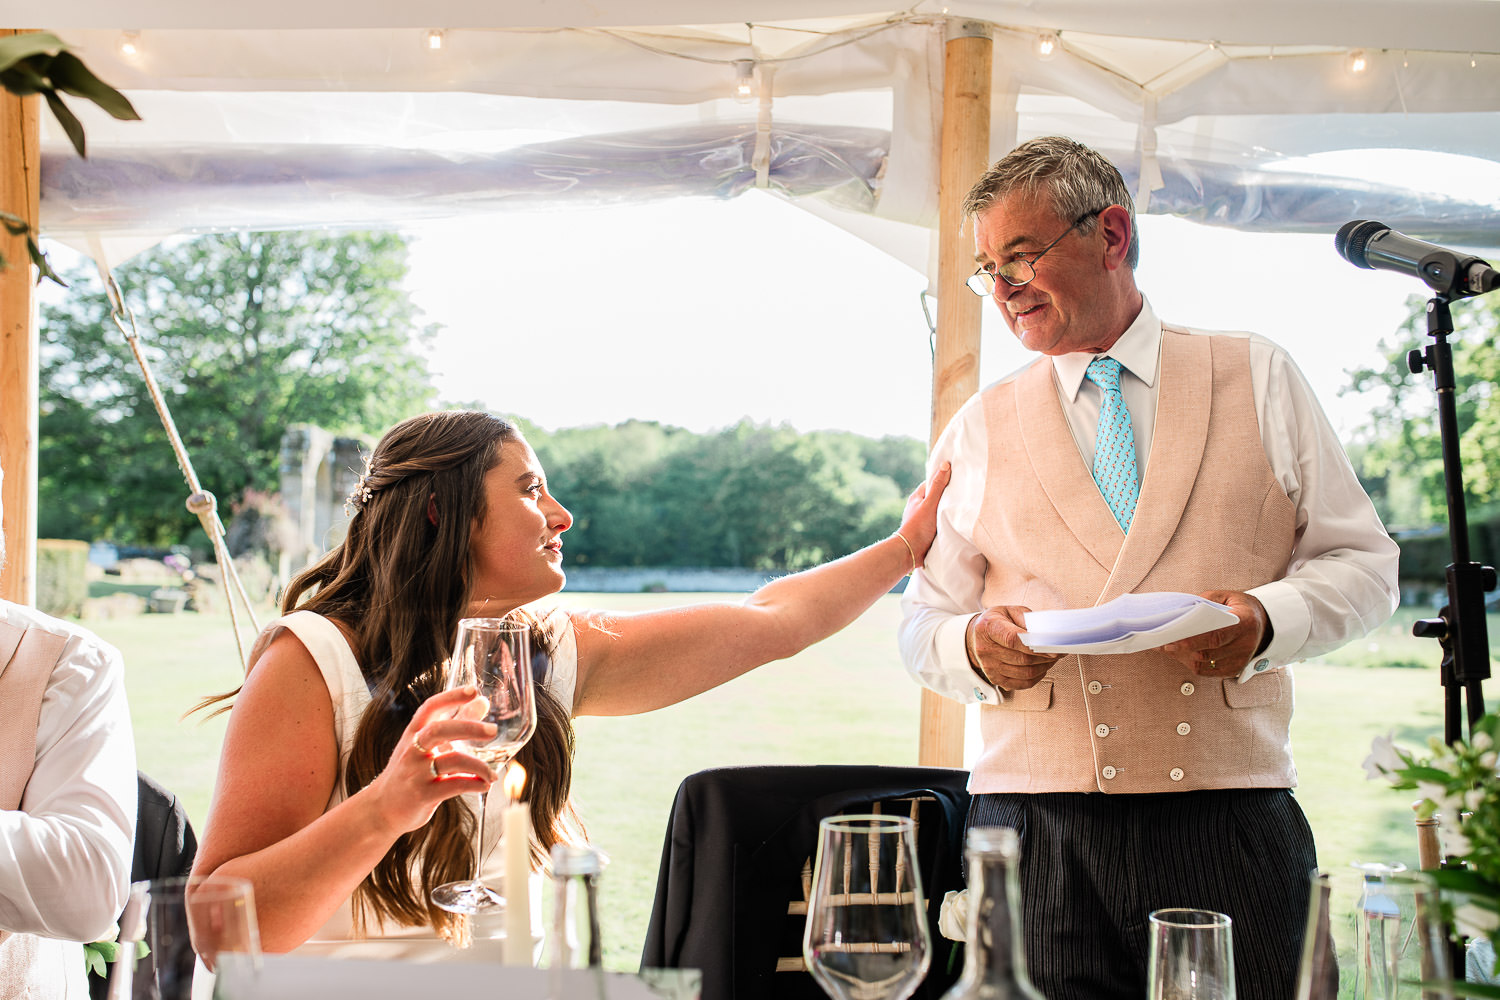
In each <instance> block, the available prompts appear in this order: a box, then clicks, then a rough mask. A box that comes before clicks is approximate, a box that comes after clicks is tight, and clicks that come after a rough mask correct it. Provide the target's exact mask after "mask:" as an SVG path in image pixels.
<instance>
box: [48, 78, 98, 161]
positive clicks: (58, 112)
mask: <svg viewBox="0 0 1500 1000" xmlns="http://www.w3.org/2000/svg"><path fill="white" fill-rule="evenodd" d="M47 107H49V108H51V109H52V115H53V117H54V118H56V119H57V123H58V124H59V125H61V126H62V130H63V132H65V133H67V136H68V139H69V140H71V141H72V143H73V148H74V149H76V150H78V155H79V156H87V155H88V153H86V152H85V151H84V139H83V123H82V122H80V121H79V120H78V118H77V117H76V116H75V115H74V114H73V112H71V111H69V110H68V106H67V105H66V104H64V103H63V102H62V98H61V97H58V96H57V94H55V93H53V92H51V91H48V92H47Z"/></svg>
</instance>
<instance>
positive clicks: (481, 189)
mask: <svg viewBox="0 0 1500 1000" xmlns="http://www.w3.org/2000/svg"><path fill="white" fill-rule="evenodd" d="M46 16H47V18H48V22H47V27H48V28H49V30H53V31H55V32H57V33H58V34H60V35H61V36H62V37H63V38H65V39H66V40H67V41H68V42H69V43H70V44H72V45H75V46H76V47H78V49H79V50H80V51H81V53H82V54H83V55H84V58H85V59H86V61H87V62H88V63H89V64H90V66H91V67H92V68H93V69H94V70H95V71H96V72H98V73H99V74H100V75H101V76H102V77H104V78H105V79H107V80H109V81H110V82H111V83H113V84H115V85H116V86H119V87H120V88H121V89H123V90H125V91H126V92H127V93H128V94H129V95H130V96H131V97H132V99H133V100H134V101H136V103H137V106H138V107H139V109H140V110H141V112H142V116H143V118H144V119H145V120H144V121H143V122H139V123H116V122H112V121H109V120H108V119H105V118H103V117H102V116H100V115H97V114H91V115H88V116H87V117H86V119H85V123H86V126H87V128H88V131H89V138H90V150H91V152H90V158H89V160H88V161H86V162H85V161H78V160H76V158H73V157H71V156H70V155H69V154H68V151H67V149H66V146H65V144H64V142H63V140H62V139H61V137H60V136H59V135H56V134H55V133H54V132H51V131H47V132H44V147H43V149H44V156H45V157H46V158H45V160H44V168H43V200H42V225H43V229H44V231H45V232H47V233H48V234H49V235H51V236H54V237H56V238H59V239H64V240H66V241H68V242H71V243H74V244H75V245H79V244H81V243H83V242H85V241H87V240H89V239H90V238H91V237H92V238H93V240H94V246H95V248H96V250H97V249H98V248H99V247H100V246H101V245H103V244H101V243H100V242H99V239H100V238H101V237H103V238H106V239H110V240H117V241H120V242H117V243H115V244H113V245H114V246H116V247H119V248H122V250H121V251H116V252H113V253H111V254H110V256H112V257H116V258H117V257H119V256H121V255H122V251H123V249H124V248H134V247H136V246H139V245H142V241H144V242H150V241H151V240H153V239H155V238H158V237H160V236H162V235H165V234H169V233H173V232H184V231H206V230H214V229H227V228H244V227H255V226H259V227H261V228H275V227H288V226H310V225H318V226H323V225H348V226H353V225H369V224H371V223H373V222H377V221H378V222H384V223H397V224H399V223H400V222H402V221H403V220H408V219H413V218H421V217H432V216H434V215H451V214H456V213H459V212H464V211H472V210H476V209H492V208H503V207H505V206H507V205H514V206H524V207H535V206H536V205H538V204H548V203H554V202H574V203H579V204H588V203H600V202H606V201H613V200H619V199H626V198H653V197H670V196H680V195H709V196H718V197H728V196H731V195H733V194H736V193H738V192H740V191H743V190H745V189H747V188H749V187H752V186H761V187H768V188H771V189H773V190H776V191H779V192H781V193H783V194H786V195H787V196H789V197H793V198H806V197H809V196H817V197H818V198H819V199H820V200H821V201H822V202H825V203H831V204H832V205H833V206H835V208H834V209H833V210H831V211H830V210H828V209H827V208H826V207H825V205H818V206H809V207H815V210H817V211H818V212H819V214H821V215H824V216H825V217H827V218H830V219H833V220H835V221H837V222H839V223H840V224H842V225H845V226H846V228H850V229H852V230H854V231H856V232H859V233H860V235H863V236H865V237H866V238H867V239H871V240H872V241H874V242H877V243H878V244H880V245H882V246H883V247H885V248H886V249H887V250H889V251H890V252H892V253H895V254H897V255H898V256H901V257H903V258H904V259H906V260H907V261H908V262H909V263H912V264H914V265H916V266H918V267H919V269H922V270H927V271H930V270H931V268H930V265H929V261H930V260H931V259H932V257H933V255H932V253H931V252H930V250H929V245H928V244H929V240H928V238H927V234H928V233H930V232H931V231H932V230H933V229H935V227H936V225H937V189H938V177H937V171H938V158H939V153H940V150H939V143H938V139H937V129H938V127H939V122H940V121H941V114H942V108H941V95H942V77H943V64H942V58H943V42H944V40H945V38H946V37H948V36H949V35H951V34H953V33H955V32H964V31H971V30H976V29H975V28H974V27H973V25H975V24H980V25H982V28H981V29H979V30H984V31H987V32H988V33H989V34H990V35H991V37H992V38H993V45H994V71H993V78H992V95H993V102H992V108H993V117H992V127H991V132H990V134H991V151H992V153H994V154H995V155H999V154H1000V153H1003V151H1004V150H1005V149H1006V148H1008V146H1009V145H1011V144H1012V143H1013V142H1014V141H1016V140H1017V139H1019V138H1026V137H1028V136H1031V135H1037V134H1043V133H1048V132H1065V133H1067V134H1071V135H1074V136H1077V137H1078V138H1080V139H1083V140H1085V141H1088V142H1090V143H1092V144H1094V145H1097V146H1098V147H1100V148H1101V149H1103V150H1105V151H1106V152H1108V153H1109V154H1110V155H1111V156H1112V157H1113V158H1114V159H1115V161H1116V162H1117V163H1118V164H1119V165H1120V167H1121V169H1122V171H1123V172H1124V173H1125V174H1126V176H1127V178H1128V179H1129V180H1130V181H1131V183H1132V184H1134V185H1136V188H1137V190H1138V191H1139V199H1138V207H1139V208H1141V209H1142V210H1144V211H1149V212H1161V213H1170V214H1175V215H1182V216H1186V217H1189V218H1193V219H1196V220H1198V221H1202V222H1206V223H1209V224H1218V225H1227V226H1233V227H1235V228H1240V229H1252V230H1265V231H1282V232H1308V231H1326V232H1332V231H1333V230H1334V229H1336V228H1337V227H1338V225H1339V224H1341V223H1342V222H1344V221H1348V220H1349V219H1352V218H1371V217H1374V218H1379V219H1381V220H1382V221H1385V222H1386V223H1387V224H1389V225H1392V226H1394V227H1396V228H1398V229H1401V230H1402V231H1403V232H1408V233H1411V234H1412V235H1417V236H1422V237H1425V238H1428V239H1433V240H1440V241H1445V242H1457V243H1461V244H1465V245H1493V244H1494V243H1495V242H1497V240H1496V239H1495V237H1494V236H1493V234H1495V233H1497V232H1500V192H1494V191H1479V192H1438V191H1431V190H1410V189H1407V188H1405V187H1392V186H1389V185H1386V184H1382V183H1379V182H1376V181H1373V180H1368V179H1366V178H1363V177H1349V176H1335V175H1330V174H1329V173H1328V172H1327V171H1326V170H1325V169H1320V168H1319V167H1317V166H1316V162H1317V161H1316V157H1317V154H1322V153H1326V152H1329V151H1332V150H1347V149H1370V150H1379V149H1389V148H1408V149H1420V150H1428V151H1436V152H1444V153H1449V154H1458V155H1463V156H1472V157H1479V158H1483V159H1488V160H1492V161H1500V55H1497V53H1500V2H1496V0H1386V2H1378V3H1376V2H1369V3H1329V2H1312V3H1308V2H1301V3H1292V2H1286V3H1282V2H1274V3H1262V4H1258V5H1241V4H1227V3H1205V2H1201V0H1200V2H1191V0H1183V2H1158V0H1136V2H1128V3H1121V2H1109V0H1102V2H1035V0H1033V2H996V0H972V2H957V3H949V4H946V5H940V4H937V3H921V4H917V5H916V6H914V7H911V8H908V9H905V10H887V9H882V8H880V7H874V6H871V5H870V4H869V3H868V2H861V0H841V2H840V0H809V2H805V3H776V2H763V0H749V2H747V3H743V4H728V3H723V2H698V3H692V4H686V3H657V2H650V3H647V2H633V0H603V2H596V3H586V4H585V3H576V4H575V3H555V2H549V3H542V2H518V3H506V4H474V3H472V2H463V0H450V2H440V3H432V4H425V5H420V6H412V5H397V4H390V3H386V4H379V3H376V4H360V5H352V4H337V3H329V2H318V0H311V2H305V3H296V4H292V3H269V4H258V5H254V6H230V5H218V4H211V5H205V4H188V3H183V2H178V0H157V2H155V3H135V4H132V5H130V6H129V8H128V9H126V8H122V7H121V6H119V5H114V4H108V5H107V4H103V3H97V2H93V0H55V2H54V3H52V4H49V5H48V10H47V13H46ZM434 33H441V34H440V42H441V47H440V48H436V49H434V48H432V47H430V45H429V36H431V35H433V34H434ZM1048 44H1050V45H1051V46H1052V48H1051V51H1050V52H1047V51H1046V47H1047V45H1048ZM1356 60H1362V68H1360V69H1356V67H1355V65H1354V63H1355V61H1356ZM743 77H748V78H749V79H748V84H747V85H748V87H749V88H750V89H751V90H752V91H753V93H752V95H751V100H750V101H749V102H748V103H745V104H740V103H736V102H735V101H734V100H733V99H732V97H731V95H732V94H733V93H734V91H735V88H736V85H737V81H739V80H740V79H741V78H743ZM1370 155H1371V157H1372V161H1373V160H1376V159H1378V156H1379V154H1378V153H1377V152H1372V153H1371V154H1370ZM1309 157H1312V158H1313V159H1312V160H1308V159H1307V158H1309ZM1142 178H1144V180H1142ZM851 213H853V214H854V215H855V216H858V215H868V216H873V217H874V219H876V220H883V221H875V222H872V221H863V222H862V221H860V220H859V219H858V218H856V217H851ZM886 222H888V223H894V224H896V225H888V224H885V223H886ZM912 227H915V228H914V229H913V228H912Z"/></svg>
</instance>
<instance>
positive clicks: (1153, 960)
mask: <svg viewBox="0 0 1500 1000" xmlns="http://www.w3.org/2000/svg"><path fill="white" fill-rule="evenodd" d="M1149 919H1150V922H1151V942H1150V957H1149V958H1148V959H1147V963H1146V964H1147V980H1146V998H1147V1000H1234V943H1233V934H1232V927H1231V921H1230V919H1229V918H1228V917H1227V916H1225V915H1224V914H1222V913H1216V912H1214V911H1213V910H1189V909H1168V910H1155V911H1153V912H1152V913H1151V915H1150V917H1149Z"/></svg>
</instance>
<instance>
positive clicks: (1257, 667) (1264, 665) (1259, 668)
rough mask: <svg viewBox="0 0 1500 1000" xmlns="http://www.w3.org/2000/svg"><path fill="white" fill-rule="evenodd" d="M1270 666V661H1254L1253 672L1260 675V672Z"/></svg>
mask: <svg viewBox="0 0 1500 1000" xmlns="http://www.w3.org/2000/svg"><path fill="white" fill-rule="evenodd" d="M1270 665H1271V661H1270V660H1256V661H1255V672H1256V673H1260V672H1261V671H1262V670H1264V669H1266V668H1267V667H1269V666H1270Z"/></svg>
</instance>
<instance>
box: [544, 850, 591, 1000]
mask: <svg viewBox="0 0 1500 1000" xmlns="http://www.w3.org/2000/svg"><path fill="white" fill-rule="evenodd" d="M604 863H605V862H604V854H603V852H601V851H599V850H598V849H597V848H593V847H584V846H578V845H575V844H554V845H553V846H552V929H551V932H550V933H549V934H548V942H547V950H548V957H547V968H548V970H549V971H550V973H551V978H550V980H549V984H548V986H549V995H550V996H553V997H560V996H561V995H562V993H563V991H562V979H563V977H564V975H565V974H566V973H568V972H569V971H578V970H584V971H586V972H587V973H589V974H590V975H592V976H594V977H597V978H598V979H599V984H600V986H601V988H602V982H603V979H602V977H603V974H604V946H603V943H602V942H601V940H600V936H599V873H600V872H601V871H603V870H604Z"/></svg>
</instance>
